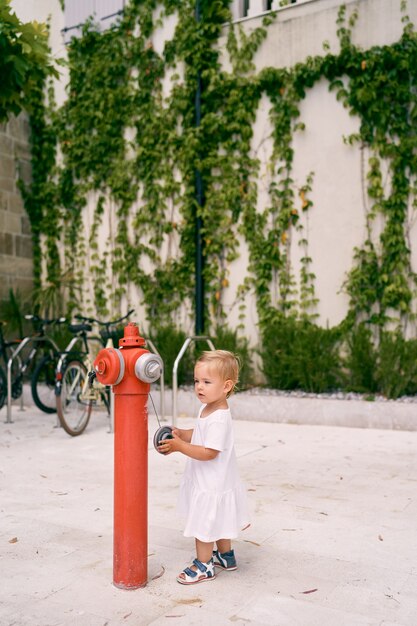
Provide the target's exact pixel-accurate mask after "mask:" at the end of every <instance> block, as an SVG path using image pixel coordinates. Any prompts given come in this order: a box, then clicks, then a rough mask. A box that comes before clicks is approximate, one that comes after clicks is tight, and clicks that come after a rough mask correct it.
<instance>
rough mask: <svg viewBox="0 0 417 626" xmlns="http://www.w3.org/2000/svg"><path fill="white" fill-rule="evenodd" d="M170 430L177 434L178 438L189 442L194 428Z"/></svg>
mask: <svg viewBox="0 0 417 626" xmlns="http://www.w3.org/2000/svg"><path fill="white" fill-rule="evenodd" d="M172 432H173V433H174V434H176V435H178V437H179V438H180V439H182V440H183V441H186V442H187V443H190V441H191V437H192V436H193V432H194V428H189V429H185V428H173V429H172Z"/></svg>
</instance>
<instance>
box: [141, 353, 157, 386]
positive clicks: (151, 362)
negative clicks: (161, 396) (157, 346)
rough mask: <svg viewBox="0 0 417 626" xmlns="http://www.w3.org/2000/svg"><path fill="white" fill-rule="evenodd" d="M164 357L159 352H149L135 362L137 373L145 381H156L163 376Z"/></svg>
mask: <svg viewBox="0 0 417 626" xmlns="http://www.w3.org/2000/svg"><path fill="white" fill-rule="evenodd" d="M162 367H163V365H162V359H161V357H160V356H159V355H158V354H152V353H151V352H147V353H146V354H142V355H141V356H140V357H139V358H138V360H137V361H136V363H135V374H136V377H137V378H139V380H141V381H142V382H144V383H154V382H155V381H156V380H158V378H160V376H161V372H162Z"/></svg>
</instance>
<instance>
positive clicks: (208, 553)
mask: <svg viewBox="0 0 417 626" xmlns="http://www.w3.org/2000/svg"><path fill="white" fill-rule="evenodd" d="M213 546H214V541H210V542H209V543H205V542H204V541H200V540H199V539H196V540H195V549H196V552H197V559H198V560H199V561H201V562H202V563H208V562H209V561H210V559H211V557H212V556H213Z"/></svg>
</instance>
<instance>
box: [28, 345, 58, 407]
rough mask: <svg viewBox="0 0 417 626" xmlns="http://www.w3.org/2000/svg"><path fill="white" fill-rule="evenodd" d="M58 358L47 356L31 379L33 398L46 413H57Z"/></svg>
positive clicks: (40, 362)
mask: <svg viewBox="0 0 417 626" xmlns="http://www.w3.org/2000/svg"><path fill="white" fill-rule="evenodd" d="M57 361H58V357H56V356H53V355H52V354H46V355H45V356H44V357H43V359H42V360H41V361H39V363H38V364H37V366H36V368H35V370H34V372H33V374H32V379H31V388H32V398H33V401H34V403H35V404H36V406H37V407H38V409H40V410H41V411H44V413H56V396H55V369H56V364H57Z"/></svg>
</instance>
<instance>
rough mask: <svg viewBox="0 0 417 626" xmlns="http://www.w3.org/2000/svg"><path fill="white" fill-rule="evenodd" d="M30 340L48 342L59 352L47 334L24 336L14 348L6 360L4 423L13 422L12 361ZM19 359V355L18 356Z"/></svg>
mask: <svg viewBox="0 0 417 626" xmlns="http://www.w3.org/2000/svg"><path fill="white" fill-rule="evenodd" d="M30 342H36V343H38V342H39V343H40V342H42V343H45V344H48V343H49V344H50V345H51V346H52V348H53V349H54V351H55V352H59V348H58V346H57V345H56V343H55V341H54V340H53V339H51V337H48V336H47V335H40V336H39V337H25V339H23V341H22V342H21V343H20V344H19V346H18V348H17V350H15V351H14V352H13V354H12V356H11V357H10V359H9V360H8V361H7V418H6V424H12V423H13V420H12V365H13V361H14V360H15V359H16V358H18V357H19V353H20V352H21V351H22V350H23V348H24V347H25V346H27V345H28V343H30ZM32 358H33V356H32ZM19 360H20V357H19ZM20 362H21V361H20ZM28 363H29V361H27V362H26V367H27V365H28Z"/></svg>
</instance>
